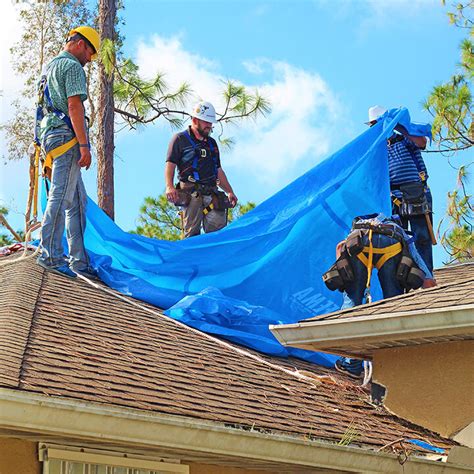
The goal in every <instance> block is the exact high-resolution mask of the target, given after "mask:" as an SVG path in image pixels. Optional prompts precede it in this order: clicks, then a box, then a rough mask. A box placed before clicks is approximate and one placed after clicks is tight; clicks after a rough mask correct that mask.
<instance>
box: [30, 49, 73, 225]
mask: <svg viewBox="0 0 474 474" xmlns="http://www.w3.org/2000/svg"><path fill="white" fill-rule="evenodd" d="M55 59H56V58H55ZM55 59H53V61H54V60H55ZM47 113H52V114H54V115H55V116H56V117H57V118H58V119H60V120H61V121H63V122H64V123H65V124H66V125H67V127H68V128H69V129H70V130H71V131H72V132H73V133H74V129H73V126H72V122H71V119H70V118H69V117H68V116H67V115H66V114H65V113H64V112H62V111H61V110H59V109H57V108H56V107H54V105H53V101H52V100H51V95H50V92H49V88H48V80H47V75H46V74H44V75H43V76H41V79H40V83H39V86H38V96H37V101H36V115H35V129H34V139H33V143H32V147H33V148H32V150H33V152H32V155H33V159H32V163H31V164H30V189H31V190H32V192H31V199H32V201H33V216H32V218H31V219H30V222H29V224H31V223H33V224H34V223H36V221H37V217H38V187H39V183H38V181H39V176H40V164H41V168H42V176H43V177H44V178H45V181H46V183H48V181H47V179H46V178H49V179H50V177H51V171H52V169H53V160H55V159H56V158H58V157H60V156H62V155H64V153H66V152H67V151H69V150H70V149H71V148H72V147H73V146H74V145H76V144H77V143H78V142H77V138H76V137H75V136H74V137H73V138H72V139H71V140H69V141H68V142H66V143H64V144H62V145H60V146H58V147H56V148H54V149H52V150H50V151H49V152H48V153H46V155H45V156H44V158H41V151H42V148H41V142H40V139H39V132H40V128H41V121H42V120H43V118H44V117H45V115H46V114H47Z"/></svg>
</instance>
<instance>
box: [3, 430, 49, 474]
mask: <svg viewBox="0 0 474 474" xmlns="http://www.w3.org/2000/svg"><path fill="white" fill-rule="evenodd" d="M14 473H18V474H20V473H21V474H40V473H41V466H40V462H39V460H38V443H33V442H31V441H25V440H22V439H15V438H0V474H14Z"/></svg>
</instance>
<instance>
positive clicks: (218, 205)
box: [177, 130, 231, 223]
mask: <svg viewBox="0 0 474 474" xmlns="http://www.w3.org/2000/svg"><path fill="white" fill-rule="evenodd" d="M183 135H184V136H185V137H186V138H187V140H188V141H189V143H190V145H191V146H192V148H193V150H194V156H193V160H192V162H191V168H192V175H189V176H188V181H189V182H190V183H192V184H193V188H192V191H191V192H190V193H189V194H190V195H191V196H194V197H198V196H199V195H200V194H203V195H211V196H212V201H211V203H210V204H209V205H208V206H206V207H204V208H203V210H202V213H203V215H205V216H206V215H207V214H209V213H210V212H211V211H212V210H225V211H226V212H227V209H229V208H230V207H231V206H230V203H229V200H228V198H227V196H226V195H225V193H222V192H220V191H218V190H217V189H216V186H214V185H209V184H206V183H203V182H202V180H201V175H200V174H199V160H200V159H203V158H207V150H206V148H204V147H203V146H202V145H201V144H199V143H196V141H195V140H194V139H193V137H192V136H191V134H190V133H189V131H188V130H185V131H184V133H183ZM207 143H208V144H209V150H210V154H211V159H212V163H213V165H214V177H213V179H216V180H217V173H218V166H217V153H216V152H215V147H214V145H213V144H212V141H211V140H208V141H207ZM181 189H182V188H181ZM187 204H189V200H186V199H184V198H183V200H182V203H179V204H177V205H178V206H181V207H186V205H187ZM180 215H181V222H182V223H183V215H182V213H180Z"/></svg>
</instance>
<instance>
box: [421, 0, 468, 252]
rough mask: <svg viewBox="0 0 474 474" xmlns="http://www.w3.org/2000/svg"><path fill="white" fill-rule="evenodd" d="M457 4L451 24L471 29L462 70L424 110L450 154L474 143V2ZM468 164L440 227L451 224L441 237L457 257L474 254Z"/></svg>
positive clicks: (440, 146) (462, 56)
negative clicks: (431, 118) (468, 191)
mask: <svg viewBox="0 0 474 474" xmlns="http://www.w3.org/2000/svg"><path fill="white" fill-rule="evenodd" d="M443 4H444V1H443ZM453 6H454V8H455V10H454V11H452V12H449V13H448V17H449V21H450V23H451V24H453V25H455V26H457V27H460V28H466V29H467V30H468V36H467V38H465V39H464V40H463V41H462V43H461V44H460V63H459V65H458V70H457V71H456V73H455V74H454V75H453V76H452V77H451V79H450V80H448V81H447V82H445V83H443V84H440V85H437V86H435V87H433V90H432V91H431V94H430V95H429V96H428V98H427V99H426V100H425V101H424V103H423V107H424V109H425V110H427V111H428V112H429V113H430V114H431V115H432V117H433V129H432V131H433V138H434V141H435V143H436V145H437V148H438V149H437V150H434V151H435V152H439V153H442V154H444V155H446V156H448V157H449V156H452V155H455V154H456V153H457V152H459V151H461V150H467V149H469V148H471V147H472V146H473V145H474V123H473V120H472V118H473V108H472V107H473V101H472V78H473V71H474V42H473V40H472V38H473V34H474V28H473V20H472V14H473V6H474V2H473V1H469V2H466V3H457V4H455V5H453ZM468 166H469V165H468ZM468 166H460V167H459V168H458V184H457V187H456V189H455V190H454V191H452V192H450V193H448V209H447V212H446V216H445V218H443V219H442V220H441V222H440V226H439V228H438V230H439V229H440V228H441V226H442V225H443V224H444V223H445V222H446V221H447V222H448V227H447V229H446V230H445V232H444V233H443V234H442V236H441V243H442V244H443V246H444V248H445V249H446V251H447V252H448V253H449V254H450V255H451V257H452V259H453V260H465V259H467V258H472V257H473V249H472V240H473V224H472V209H473V207H472V202H471V198H472V196H471V195H470V194H468V193H467V181H468Z"/></svg>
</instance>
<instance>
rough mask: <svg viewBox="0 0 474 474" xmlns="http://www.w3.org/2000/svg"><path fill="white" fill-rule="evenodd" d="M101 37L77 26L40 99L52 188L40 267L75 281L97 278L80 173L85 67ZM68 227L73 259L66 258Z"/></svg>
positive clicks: (85, 157) (86, 161) (85, 156)
mask: <svg viewBox="0 0 474 474" xmlns="http://www.w3.org/2000/svg"><path fill="white" fill-rule="evenodd" d="M99 47H100V38H99V34H98V33H97V31H96V30H95V29H94V28H91V27H90V26H79V27H77V28H74V29H73V30H71V31H70V32H69V34H68V36H67V39H66V44H65V46H64V50H63V51H62V52H61V53H60V54H59V55H57V56H56V57H55V58H53V59H52V61H51V62H50V63H49V64H48V65H47V67H46V71H45V74H44V75H43V76H42V77H41V80H40V90H39V95H41V100H39V101H38V102H39V103H41V104H43V109H44V117H43V119H42V120H41V123H40V125H39V126H38V128H39V129H40V133H39V135H40V137H39V138H40V139H41V145H42V146H43V149H44V151H45V153H46V159H45V163H44V165H43V171H45V172H46V174H50V178H51V186H50V189H49V195H48V203H47V206H46V210H45V212H44V216H43V222H42V226H41V242H40V250H41V252H40V255H39V257H38V264H39V265H41V266H42V267H44V268H45V269H47V270H49V271H52V272H54V273H59V274H61V275H65V276H67V277H70V278H75V277H76V276H77V274H78V273H80V274H82V275H84V276H86V277H89V278H95V277H96V274H95V272H94V271H93V270H92V269H91V268H90V266H89V257H88V255H87V252H86V249H85V247H84V231H85V225H86V218H85V209H86V198H87V195H86V191H85V188H84V184H83V182H82V178H81V168H85V169H86V170H87V169H89V167H90V165H91V160H92V159H91V151H90V143H89V136H88V130H87V123H86V115H85V109H84V104H83V103H84V102H85V101H86V100H87V81H86V74H85V72H84V69H83V67H84V66H85V65H86V64H87V63H88V62H90V61H91V60H93V59H95V58H96V57H97V53H98V52H99ZM65 227H66V236H67V239H68V247H69V258H65V257H64V253H65V252H64V248H63V235H64V228H65Z"/></svg>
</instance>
